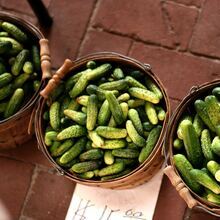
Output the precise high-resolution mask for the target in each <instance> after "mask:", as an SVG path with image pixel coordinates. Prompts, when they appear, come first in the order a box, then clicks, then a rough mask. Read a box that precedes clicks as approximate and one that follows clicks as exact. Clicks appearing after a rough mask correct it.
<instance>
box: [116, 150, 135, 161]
mask: <svg viewBox="0 0 220 220" xmlns="http://www.w3.org/2000/svg"><path fill="white" fill-rule="evenodd" d="M112 155H113V156H115V157H121V158H131V159H133V158H137V157H138V156H139V151H138V150H136V149H115V150H112Z"/></svg>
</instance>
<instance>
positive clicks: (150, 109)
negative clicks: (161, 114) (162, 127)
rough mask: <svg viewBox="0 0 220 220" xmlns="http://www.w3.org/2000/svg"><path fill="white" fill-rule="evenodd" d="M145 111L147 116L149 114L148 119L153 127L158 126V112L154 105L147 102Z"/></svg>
mask: <svg viewBox="0 0 220 220" xmlns="http://www.w3.org/2000/svg"><path fill="white" fill-rule="evenodd" d="M145 111H146V114H147V117H148V119H149V121H150V122H151V123H152V124H153V125H156V124H158V117H157V112H156V109H155V107H154V105H153V104H152V103H150V102H146V104H145Z"/></svg>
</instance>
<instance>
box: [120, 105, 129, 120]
mask: <svg viewBox="0 0 220 220" xmlns="http://www.w3.org/2000/svg"><path fill="white" fill-rule="evenodd" d="M120 107H121V110H122V113H123V117H124V120H126V119H127V117H128V104H127V103H126V102H122V103H120Z"/></svg>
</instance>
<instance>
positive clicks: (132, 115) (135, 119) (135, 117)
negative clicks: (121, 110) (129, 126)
mask: <svg viewBox="0 0 220 220" xmlns="http://www.w3.org/2000/svg"><path fill="white" fill-rule="evenodd" d="M128 117H129V119H130V120H131V121H132V123H133V125H134V127H135V129H136V131H137V132H138V133H139V134H140V135H143V134H144V130H143V126H142V123H141V119H140V117H139V114H138V112H137V110H135V109H129V111H128Z"/></svg>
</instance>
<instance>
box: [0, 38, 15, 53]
mask: <svg viewBox="0 0 220 220" xmlns="http://www.w3.org/2000/svg"><path fill="white" fill-rule="evenodd" d="M11 49H12V43H11V42H10V41H5V42H0V54H4V53H8V52H9V51H10V50H11Z"/></svg>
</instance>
